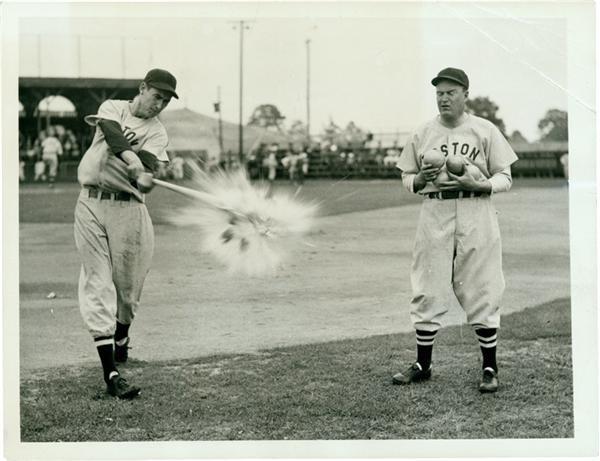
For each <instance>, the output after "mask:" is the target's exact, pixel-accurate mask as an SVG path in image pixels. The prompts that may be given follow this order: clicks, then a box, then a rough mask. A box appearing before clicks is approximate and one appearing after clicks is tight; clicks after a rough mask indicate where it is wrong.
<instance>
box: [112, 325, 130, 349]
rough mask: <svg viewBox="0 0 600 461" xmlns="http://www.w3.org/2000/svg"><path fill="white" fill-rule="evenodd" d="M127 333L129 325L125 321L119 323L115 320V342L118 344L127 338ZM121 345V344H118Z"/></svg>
mask: <svg viewBox="0 0 600 461" xmlns="http://www.w3.org/2000/svg"><path fill="white" fill-rule="evenodd" d="M128 335H129V325H128V324H126V323H121V322H119V321H118V320H117V329H116V331H115V343H117V344H119V342H120V341H122V340H124V339H125V338H127V336H128ZM119 345H122V344H119Z"/></svg>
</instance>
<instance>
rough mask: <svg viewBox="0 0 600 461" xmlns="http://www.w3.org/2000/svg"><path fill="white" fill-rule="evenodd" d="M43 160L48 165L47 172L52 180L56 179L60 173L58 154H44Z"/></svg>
mask: <svg viewBox="0 0 600 461" xmlns="http://www.w3.org/2000/svg"><path fill="white" fill-rule="evenodd" d="M42 160H43V161H44V163H45V165H46V171H47V172H48V177H49V178H50V179H54V178H55V177H56V173H57V171H58V156H57V155H56V154H54V155H53V154H44V155H43V156H42Z"/></svg>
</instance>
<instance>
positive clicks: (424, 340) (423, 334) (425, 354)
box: [416, 330, 437, 370]
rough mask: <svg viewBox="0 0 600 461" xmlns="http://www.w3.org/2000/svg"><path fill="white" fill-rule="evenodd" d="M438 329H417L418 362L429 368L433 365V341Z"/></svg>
mask: <svg viewBox="0 0 600 461" xmlns="http://www.w3.org/2000/svg"><path fill="white" fill-rule="evenodd" d="M436 333H437V331H425V330H417V331H416V335H417V362H419V365H421V367H422V368H423V370H427V369H428V368H429V367H430V366H431V356H432V354H433V342H434V340H435V335H436Z"/></svg>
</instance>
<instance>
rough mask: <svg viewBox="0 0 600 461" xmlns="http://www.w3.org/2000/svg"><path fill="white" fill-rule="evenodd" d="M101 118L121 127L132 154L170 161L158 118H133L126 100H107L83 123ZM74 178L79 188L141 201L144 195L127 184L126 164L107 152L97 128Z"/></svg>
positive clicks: (94, 121)
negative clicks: (87, 187)
mask: <svg viewBox="0 0 600 461" xmlns="http://www.w3.org/2000/svg"><path fill="white" fill-rule="evenodd" d="M102 119H104V120H112V121H115V122H117V123H118V124H119V125H120V126H121V129H122V131H123V135H124V136H125V138H126V139H127V140H128V141H129V144H130V145H131V150H133V151H134V152H139V151H140V150H144V151H147V152H150V153H151V154H154V156H155V157H156V158H157V159H158V160H160V161H164V162H168V161H169V157H168V156H167V153H166V151H165V149H166V147H167V144H168V138H167V132H166V130H165V128H164V126H163V125H162V123H160V121H159V120H158V118H156V117H153V118H150V119H143V118H138V117H135V116H134V115H133V114H132V113H131V110H130V109H129V101H121V100H107V101H105V102H104V103H102V105H101V106H100V107H99V109H98V113H97V114H96V115H88V116H87V117H85V121H86V122H87V123H88V124H90V125H93V126H96V125H97V123H98V121H99V120H102ZM77 178H78V180H79V183H80V184H81V185H82V186H97V187H99V188H101V189H104V190H106V191H108V192H129V193H130V194H133V195H134V196H135V197H136V198H137V199H138V200H139V201H143V194H142V193H141V192H140V191H139V190H138V189H137V188H136V187H134V186H133V185H132V184H131V182H130V179H129V177H128V175H127V164H126V163H125V162H124V161H123V160H121V159H119V158H118V157H116V156H115V155H114V154H113V153H112V152H111V151H110V148H109V146H108V144H107V142H106V140H105V138H104V134H103V133H102V130H101V129H100V128H99V127H97V128H96V133H95V135H94V139H93V141H92V144H91V146H90V147H89V148H88V150H87V151H86V152H85V154H84V155H83V158H82V159H81V162H80V163H79V167H78V169H77Z"/></svg>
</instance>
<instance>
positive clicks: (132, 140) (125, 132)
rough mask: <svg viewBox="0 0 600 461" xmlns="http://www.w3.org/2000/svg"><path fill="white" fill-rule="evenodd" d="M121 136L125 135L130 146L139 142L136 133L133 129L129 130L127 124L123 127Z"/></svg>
mask: <svg viewBox="0 0 600 461" xmlns="http://www.w3.org/2000/svg"><path fill="white" fill-rule="evenodd" d="M123 136H125V139H127V141H128V142H129V144H131V145H132V146H135V145H137V144H139V143H140V142H139V141H138V139H137V138H136V136H137V135H136V133H135V131H131V128H129V127H128V126H126V127H125V128H123Z"/></svg>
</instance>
